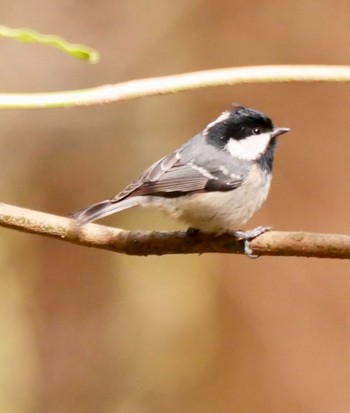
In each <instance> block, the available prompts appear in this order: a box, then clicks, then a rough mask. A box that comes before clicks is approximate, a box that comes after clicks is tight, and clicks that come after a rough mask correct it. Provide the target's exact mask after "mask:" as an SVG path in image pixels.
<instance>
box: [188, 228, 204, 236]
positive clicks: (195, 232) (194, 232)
mask: <svg viewBox="0 0 350 413" xmlns="http://www.w3.org/2000/svg"><path fill="white" fill-rule="evenodd" d="M200 232H201V230H200V229H198V228H193V227H188V228H187V230H186V235H187V236H188V237H190V238H195V237H197V236H198V235H199V233H200Z"/></svg>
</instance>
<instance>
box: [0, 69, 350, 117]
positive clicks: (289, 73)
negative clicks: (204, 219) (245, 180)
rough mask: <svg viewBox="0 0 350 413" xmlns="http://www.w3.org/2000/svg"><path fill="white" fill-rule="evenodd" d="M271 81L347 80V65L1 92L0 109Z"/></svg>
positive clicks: (66, 104)
mask: <svg viewBox="0 0 350 413" xmlns="http://www.w3.org/2000/svg"><path fill="white" fill-rule="evenodd" d="M274 82H350V66H321V65H285V66H250V67H234V68H226V69H214V70H205V71H201V72H192V73H184V74H180V75H173V76H164V77H156V78H149V79H138V80H133V81H129V82H123V83H117V84H114V85H105V86H99V87H95V88H91V89H82V90H72V91H63V92H51V93H23V94H17V93H11V94H0V109H1V108H3V109H20V108H21V109H35V108H58V107H61V108H67V107H73V106H88V105H96V104H102V103H112V102H118V101H122V100H129V99H135V98H139V97H144V96H153V95H164V94H168V93H176V92H182V91H185V90H193V89H198V88H204V87H212V86H221V85H236V84H242V83H274Z"/></svg>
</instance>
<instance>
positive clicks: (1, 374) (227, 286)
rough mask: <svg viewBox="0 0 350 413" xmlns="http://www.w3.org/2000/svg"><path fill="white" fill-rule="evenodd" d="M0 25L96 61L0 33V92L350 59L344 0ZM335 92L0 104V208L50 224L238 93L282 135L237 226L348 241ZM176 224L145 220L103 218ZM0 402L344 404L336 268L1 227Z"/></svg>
mask: <svg viewBox="0 0 350 413" xmlns="http://www.w3.org/2000/svg"><path fill="white" fill-rule="evenodd" d="M0 10H1V24H4V25H8V26H10V27H31V28H33V29H35V30H38V31H40V32H42V33H54V34H59V35H61V36H63V37H65V38H67V39H68V40H70V41H71V42H76V43H85V44H88V45H90V46H91V47H94V48H96V49H98V50H99V51H100V53H101V56H102V60H101V62H100V63H99V64H98V65H88V64H86V63H82V62H80V61H76V60H74V59H72V58H70V57H68V56H66V55H64V54H62V53H60V52H59V51H56V50H54V49H50V48H47V47H43V46H40V45H25V44H19V43H16V42H15V41H11V40H8V39H1V40H0V50H1V59H0V88H1V91H2V92H46V91H56V90H69V89H79V88H86V87H92V86H97V85H102V84H107V83H116V82H120V81H125V80H130V79H137V78H145V77H151V76H160V75H168V74H176V73H182V72H187V71H194V70H204V69H210V68H220V67H229V66H243V65H263V64H350V60H349V59H350V57H349V56H350V41H349V40H350V3H349V1H347V0H335V1H334V0H323V1H318V0H293V1H291V0H284V1H259V2H258V1H253V0H245V1H243V0H233V1H219V2H214V1H208V0H192V1H183V0H179V1H177V2H170V1H156V0H148V1H146V0H134V1H126V0H115V1H112V0H105V1H102V2H101V1H96V0H90V1H89V2H87V1H85V2H83V1H71V0H61V1H57V0H56V1H55V0H54V1H50V2H48V1H44V0H31V1H29V2H23V1H22V2H14V1H13V2H10V1H7V2H6V1H1V2H0ZM349 93H350V85H347V84H325V83H323V84H321V83H313V84H311V83H310V84H297V83H295V84H280V85H278V84H274V85H262V84H260V85H242V86H235V87H229V86H227V87H218V88H211V89H205V90H204V89H203V90H197V91H193V92H186V93H181V94H176V95H167V96H160V97H151V98H143V99H138V100H133V101H129V102H123V103H119V104H112V105H104V106H96V107H86V108H76V109H69V110H67V109H65V110H63V109H57V110H56V109H55V110H52V109H51V110H33V111H29V110H28V111H25V110H11V111H10V110H8V111H1V121H0V140H1V151H0V164H1V200H2V201H3V202H6V203H10V204H14V205H18V206H23V207H26V208H31V209H37V210H40V211H47V212H50V213H54V214H59V215H68V214H69V213H70V212H71V211H72V210H75V209H77V208H80V207H82V206H85V205H88V204H90V203H92V202H96V201H99V200H102V199H104V198H106V197H109V196H111V195H114V194H115V193H117V192H118V191H119V190H121V189H122V188H123V187H124V186H125V185H126V184H127V183H129V182H130V181H131V180H133V179H134V178H135V177H136V176H137V175H138V174H139V173H140V172H141V171H142V170H143V169H144V168H145V167H147V166H148V165H149V164H150V163H151V162H153V161H155V160H157V159H158V158H159V157H161V156H163V155H165V154H167V153H168V152H169V151H171V150H173V149H175V148H176V147H178V146H179V145H180V144H182V143H183V142H184V141H185V140H187V139H188V138H189V137H191V136H192V135H193V134H195V133H196V132H198V131H200V130H201V129H202V128H203V127H204V126H205V125H206V124H207V123H208V122H209V121H211V120H213V119H214V118H215V117H216V116H217V115H218V114H219V113H221V112H222V111H223V110H225V109H226V108H228V107H229V106H230V105H231V103H233V102H237V103H240V104H244V105H247V106H250V107H253V108H256V109H258V110H261V111H263V112H265V113H267V114H268V115H270V116H271V117H272V118H273V120H274V121H275V123H276V124H277V125H279V126H287V127H290V128H291V129H292V132H291V133H289V134H288V135H285V136H283V137H282V138H281V139H280V142H279V146H278V150H277V154H276V161H275V167H274V178H273V185H272V190H271V193H270V196H269V199H268V201H267V202H266V203H265V205H264V206H263V208H262V209H261V211H260V212H259V213H257V214H256V216H255V217H254V218H253V219H252V220H251V222H250V223H249V227H253V226H255V225H271V226H273V227H274V228H276V229H279V230H305V231H315V232H332V233H350V213H349V203H350V186H349V159H350V141H349V131H350V116H349V103H350V99H349ZM104 223H105V224H110V225H114V226H119V227H123V228H124V227H125V228H128V229H169V230H171V229H175V228H181V226H179V225H178V224H175V223H173V222H172V221H170V220H169V219H167V218H166V217H164V216H162V215H161V214H160V213H159V212H156V211H146V210H141V211H140V210H137V209H135V210H129V211H126V212H123V213H121V214H119V215H115V216H111V217H109V218H107V219H105V220H104ZM0 234H1V237H0V277H1V282H0V285H1V287H0V309H1V310H0V411H3V412H5V411H6V412H12V413H19V412H21V413H23V412H25V413H27V412H45V413H46V412H50V413H56V412H57V413H58V412H73V411H74V412H76V413H79V412H84V413H89V412H97V411H98V412H100V413H102V412H116V413H147V412H154V411H161V412H170V413H172V412H174V413H177V412H201V413H206V412H208V413H209V412H220V413H226V412H240V413H241V412H254V413H258V412H269V413H275V412H276V413H277V412H284V413H289V412H291V413H294V412H298V413H301V412H308V413H309V412H327V413H328V412H330V411H331V412H340V413H342V412H348V411H349V410H350V391H349V389H350V263H349V262H348V261H336V260H318V259H303V258H282V257H280V258H279V257H277V258H272V257H271V258H269V257H262V258H260V259H258V260H249V259H247V258H246V257H241V256H236V255H232V256H228V255H220V254H216V255H215V254H211V255H209V254H208V255H202V256H164V257H149V258H140V257H128V256H123V255H118V254H113V253H110V252H105V251H97V250H93V249H87V248H82V247H78V246H74V245H71V244H66V243H63V242H59V241H56V240H50V239H44V238H41V237H36V236H31V235H25V234H22V233H17V232H14V231H10V230H6V229H0Z"/></svg>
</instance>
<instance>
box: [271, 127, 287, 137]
mask: <svg viewBox="0 0 350 413" xmlns="http://www.w3.org/2000/svg"><path fill="white" fill-rule="evenodd" d="M289 131H290V129H289V128H275V129H274V130H273V131H272V133H271V137H272V138H276V136H279V135H283V134H284V133H287V132H289Z"/></svg>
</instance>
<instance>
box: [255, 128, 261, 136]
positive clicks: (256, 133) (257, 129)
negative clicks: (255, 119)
mask: <svg viewBox="0 0 350 413" xmlns="http://www.w3.org/2000/svg"><path fill="white" fill-rule="evenodd" d="M260 133H261V129H260V128H254V129H253V135H260Z"/></svg>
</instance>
